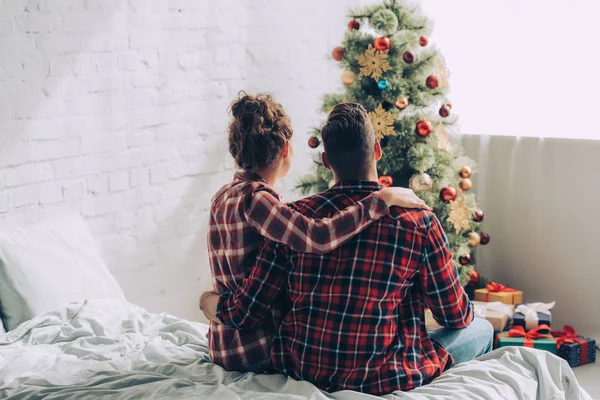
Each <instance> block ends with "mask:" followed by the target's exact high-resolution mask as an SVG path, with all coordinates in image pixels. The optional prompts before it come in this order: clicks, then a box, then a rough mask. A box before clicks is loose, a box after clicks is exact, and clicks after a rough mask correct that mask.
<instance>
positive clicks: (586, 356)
mask: <svg viewBox="0 0 600 400" xmlns="http://www.w3.org/2000/svg"><path fill="white" fill-rule="evenodd" d="M551 333H552V336H554V337H555V338H556V348H557V355H558V356H559V357H560V358H562V359H564V360H566V361H567V362H568V363H569V365H570V366H571V367H572V368H573V367H578V366H580V365H584V364H590V363H593V362H596V341H595V340H594V339H590V338H586V337H583V336H581V335H578V334H577V333H576V332H575V329H573V327H571V326H569V325H565V327H564V328H563V330H557V331H552V332H551Z"/></svg>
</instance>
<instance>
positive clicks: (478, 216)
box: [473, 210, 484, 222]
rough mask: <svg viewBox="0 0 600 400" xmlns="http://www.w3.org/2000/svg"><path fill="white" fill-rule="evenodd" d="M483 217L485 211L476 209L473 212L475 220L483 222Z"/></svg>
mask: <svg viewBox="0 0 600 400" xmlns="http://www.w3.org/2000/svg"><path fill="white" fill-rule="evenodd" d="M483 217H484V214H483V211H481V210H475V211H474V212H473V221H475V222H481V221H483Z"/></svg>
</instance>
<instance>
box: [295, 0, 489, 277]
mask: <svg viewBox="0 0 600 400" xmlns="http://www.w3.org/2000/svg"><path fill="white" fill-rule="evenodd" d="M349 19H350V22H349V24H348V32H347V33H346V35H345V39H344V42H343V44H342V45H341V46H339V47H336V48H334V49H333V52H332V57H333V59H334V60H335V61H337V62H338V64H339V65H340V67H341V68H342V70H343V71H342V74H341V81H342V83H343V87H344V90H343V92H342V93H339V94H329V95H326V96H325V98H324V104H323V107H322V110H323V111H324V112H326V113H328V112H329V111H331V109H332V108H333V107H334V106H335V105H336V104H338V103H340V102H356V103H360V104H362V105H363V106H364V107H365V108H366V109H367V111H369V117H370V119H371V122H372V123H373V127H374V128H375V134H376V136H377V138H378V139H379V140H380V142H381V145H382V147H383V153H384V154H383V158H382V159H381V161H380V162H379V164H378V168H379V182H380V183H381V184H382V185H384V186H390V185H395V186H404V187H406V186H408V187H410V188H411V189H412V190H414V191H415V192H416V193H417V194H418V195H419V196H420V197H421V198H422V199H423V200H425V201H426V202H427V204H429V205H430V206H431V207H432V208H433V210H434V212H435V213H436V215H437V216H438V218H439V219H440V221H441V222H442V225H443V226H444V230H445V231H446V235H447V237H448V241H449V243H450V248H451V250H452V252H453V254H454V257H455V261H456V265H457V266H458V268H459V272H460V278H461V283H462V284H463V285H466V284H468V283H471V284H472V285H471V286H473V285H477V286H479V285H481V284H482V283H483V282H481V281H480V279H479V274H478V273H477V271H475V266H474V264H475V260H474V257H473V251H474V249H475V247H477V246H479V245H480V244H482V245H484V244H487V243H488V242H489V241H490V237H489V235H487V234H486V233H483V232H481V227H480V224H481V222H482V221H483V217H484V214H483V212H482V211H481V210H479V209H478V207H477V203H476V199H475V195H474V194H473V193H472V192H471V189H472V182H471V179H470V177H471V174H472V173H473V171H474V169H475V164H474V162H473V160H471V159H470V158H468V157H466V156H465V155H463V154H462V152H461V149H459V148H457V147H456V146H455V145H453V144H452V143H451V141H450V140H449V137H448V132H454V131H455V130H456V121H457V118H456V116H454V115H453V114H452V104H451V103H450V101H449V100H448V97H447V94H448V77H449V73H448V70H447V69H446V66H445V61H444V59H443V57H442V55H441V54H440V52H439V51H438V50H437V49H436V48H435V46H433V45H431V44H429V39H428V36H429V35H430V33H431V32H430V27H431V22H430V21H429V20H428V19H427V18H426V17H425V16H423V15H422V14H421V12H420V10H419V9H418V8H417V7H416V6H412V5H407V4H403V3H400V2H396V1H391V2H385V3H383V4H377V5H372V6H369V7H366V8H364V9H360V10H353V11H351V12H350V15H349ZM311 136H312V137H311V138H310V139H309V141H308V144H309V146H310V147H311V148H314V149H317V148H318V147H319V146H320V131H319V129H315V131H314V132H313V133H312V134H311ZM314 163H315V169H314V173H313V174H311V175H309V176H306V177H305V178H303V179H302V180H301V182H300V184H299V185H298V188H299V189H300V190H301V192H302V193H303V194H308V193H310V192H318V191H323V190H326V189H327V188H328V187H330V186H331V185H332V184H333V181H332V179H333V175H332V173H331V171H329V170H327V169H326V168H325V167H324V166H323V164H322V163H321V159H320V154H316V155H315V159H314Z"/></svg>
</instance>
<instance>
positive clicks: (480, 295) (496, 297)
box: [475, 282, 523, 304]
mask: <svg viewBox="0 0 600 400" xmlns="http://www.w3.org/2000/svg"><path fill="white" fill-rule="evenodd" d="M475 300H476V301H487V302H491V301H499V302H501V303H504V304H519V303H522V302H523V292H521V291H520V290H517V289H513V288H511V287H508V286H506V285H502V284H500V283H497V282H490V283H488V284H487V285H485V288H484V289H477V290H476V291H475Z"/></svg>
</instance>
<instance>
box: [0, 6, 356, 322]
mask: <svg viewBox="0 0 600 400" xmlns="http://www.w3.org/2000/svg"><path fill="white" fill-rule="evenodd" d="M345 3H346V2H344V1H341V0H337V1H330V2H327V3H326V4H324V3H322V2H318V1H313V2H309V3H306V2H302V3H300V2H296V3H293V4H292V3H288V2H286V3H285V4H283V3H281V2H276V1H273V0H270V1H266V0H262V1H253V2H246V1H241V0H237V1H233V0H228V1H223V2H211V1H206V0H205V1H201V0H128V1H126V0H110V1H108V0H5V1H0V7H1V8H0V226H13V225H18V224H23V223H31V222H35V221H37V220H40V219H42V218H47V217H54V216H59V215H63V214H67V213H81V214H82V215H84V216H85V217H86V219H87V221H88V223H89V225H90V226H91V228H92V230H93V233H94V235H95V237H96V238H97V240H98V242H99V244H100V246H101V248H102V251H103V254H104V256H105V258H106V260H107V261H108V263H109V266H110V268H111V270H112V271H113V273H114V274H115V275H116V277H117V279H118V280H119V282H120V283H121V285H122V286H123V287H124V290H125V292H126V294H127V296H128V298H129V299H130V300H131V301H132V302H134V303H138V304H140V305H142V306H144V307H147V308H148V309H150V310H153V311H169V312H171V313H174V314H177V315H180V316H183V317H188V318H199V317H200V313H199V312H198V310H197V306H196V304H197V298H198V295H199V293H201V291H203V290H205V289H207V288H209V287H210V286H211V284H210V270H209V268H208V263H207V255H206V246H205V240H206V239H205V237H206V226H207V210H208V207H209V201H210V197H211V196H212V194H213V193H214V192H215V191H216V190H217V189H218V188H219V187H220V185H222V184H224V183H226V182H227V181H229V180H230V177H231V175H232V172H233V164H232V162H231V160H230V158H229V157H226V152H227V149H226V147H227V146H226V126H227V113H226V109H227V107H228V105H229V103H230V102H231V100H232V99H233V97H234V96H235V95H236V94H237V92H238V90H240V89H249V90H251V91H256V90H260V91H272V92H274V93H275V94H276V95H277V97H278V98H279V100H281V102H283V104H284V105H285V106H286V108H287V109H288V111H289V112H290V114H291V115H292V117H293V123H294V127H295V129H296V132H297V134H296V137H295V143H296V148H297V153H298V156H297V157H298V160H303V161H300V162H298V163H297V164H296V166H295V169H294V170H293V171H292V174H291V178H290V179H289V180H288V181H287V183H288V185H287V188H286V185H285V184H284V185H282V187H281V188H282V190H283V191H284V192H285V193H286V194H287V198H288V199H291V198H292V197H293V195H292V192H291V188H292V187H293V184H294V182H295V180H296V178H297V176H298V175H299V174H302V173H304V172H306V171H305V168H306V165H308V164H309V163H310V161H309V158H308V157H307V156H306V151H307V150H306V148H307V147H306V140H307V138H308V136H306V135H305V132H307V131H308V130H309V127H310V126H311V125H312V124H314V123H317V122H319V118H318V116H317V115H316V113H315V110H316V109H317V108H318V100H319V98H320V96H321V94H322V93H325V92H327V91H331V90H332V89H334V88H335V87H336V86H337V83H338V82H339V81H338V72H337V71H336V70H334V69H332V68H331V67H332V66H331V64H330V63H329V61H328V60H327V56H328V55H329V54H330V49H331V46H332V43H336V42H338V41H339V40H340V39H341V37H342V35H343V33H344V30H345V29H346V28H345V24H346V18H345V16H344V11H343V10H344V8H345V7H346V4H345Z"/></svg>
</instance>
